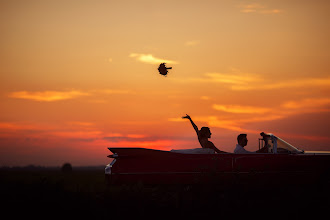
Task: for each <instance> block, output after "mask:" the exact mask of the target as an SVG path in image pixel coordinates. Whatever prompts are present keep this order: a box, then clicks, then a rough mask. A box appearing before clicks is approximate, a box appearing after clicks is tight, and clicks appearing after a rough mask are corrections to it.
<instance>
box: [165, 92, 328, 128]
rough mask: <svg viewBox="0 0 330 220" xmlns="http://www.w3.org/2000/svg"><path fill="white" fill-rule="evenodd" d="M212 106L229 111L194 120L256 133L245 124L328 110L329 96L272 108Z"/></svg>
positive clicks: (174, 120)
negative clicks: (225, 113)
mask: <svg viewBox="0 0 330 220" xmlns="http://www.w3.org/2000/svg"><path fill="white" fill-rule="evenodd" d="M212 107H213V108H214V109H215V110H218V111H225V112H228V113H231V114H229V115H227V116H223V115H222V116H221V118H219V117H218V116H195V117H194V121H196V122H204V123H207V124H208V125H209V126H211V127H217V128H223V129H226V130H232V131H240V132H249V133H258V132H259V131H255V130H248V129H245V128H244V127H246V126H247V124H251V123H257V122H266V121H276V120H280V119H285V118H288V117H290V116H292V115H299V114H306V113H318V112H330V98H306V99H302V100H296V101H288V102H284V103H283V104H279V105H278V106H277V107H273V108H261V107H255V106H243V105H217V104H213V105H212ZM237 114H253V116H250V117H237ZM168 121H172V122H184V121H185V120H184V119H182V118H179V117H177V118H169V119H168Z"/></svg>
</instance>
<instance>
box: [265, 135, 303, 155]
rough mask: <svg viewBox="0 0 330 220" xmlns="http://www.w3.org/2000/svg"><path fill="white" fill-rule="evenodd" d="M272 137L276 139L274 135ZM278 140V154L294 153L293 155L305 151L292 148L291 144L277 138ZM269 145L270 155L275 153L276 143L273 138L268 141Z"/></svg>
mask: <svg viewBox="0 0 330 220" xmlns="http://www.w3.org/2000/svg"><path fill="white" fill-rule="evenodd" d="M269 135H270V136H273V137H275V136H274V135H272V134H269ZM276 138H277V153H279V154H281V153H292V154H298V153H302V152H303V151H301V150H299V149H297V148H296V147H294V146H292V145H291V144H289V143H288V142H286V141H284V140H283V139H281V138H279V137H276ZM267 144H268V145H269V148H268V149H269V151H268V152H269V153H273V152H274V143H273V140H272V138H269V139H268V141H267Z"/></svg>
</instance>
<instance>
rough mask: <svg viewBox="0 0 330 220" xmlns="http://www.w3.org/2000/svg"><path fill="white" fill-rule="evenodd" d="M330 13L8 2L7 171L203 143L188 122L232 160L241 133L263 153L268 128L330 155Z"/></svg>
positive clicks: (2, 95) (306, 6) (2, 90)
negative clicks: (205, 130)
mask: <svg viewBox="0 0 330 220" xmlns="http://www.w3.org/2000/svg"><path fill="white" fill-rule="evenodd" d="M329 10H330V3H329V1H322V0H318V1H309V0H299V1H298V0H293V1H286V0H263V1H258V0H256V1H243V0H242V1H238V0H237V1H236V0H219V1H212V0H203V1H193V0H190V1H174V0H173V1H166V0H165V1H164V0H163V1H157V0H144V1H134V0H130V1H125V0H123V1H111V0H103V1H91V0H90V1H89V0H88V1H87V0H65V1H64V0H59V1H50V0H49V1H48V0H20V1H19V0H18V1H11V0H3V1H1V2H0V18H1V19H0V28H1V41H0V46H1V50H0V57H1V59H0V84H1V86H0V103H1V108H0V166H3V165H8V166H17V165H19V166H24V165H29V164H35V165H43V166H60V165H62V164H63V163H65V162H70V163H72V165H73V166H80V165H100V164H106V163H107V162H108V161H109V159H108V158H107V157H106V156H107V155H108V154H110V152H109V151H108V150H107V147H147V148H154V149H164V150H170V149H174V148H176V149H179V148H196V147H199V144H198V141H197V138H196V135H195V133H194V131H193V128H192V127H191V125H190V123H189V122H188V121H187V120H183V119H181V116H184V115H185V114H190V115H191V117H192V119H193V120H194V121H195V122H196V124H197V125H198V126H199V127H202V126H209V127H210V128H211V132H212V138H211V139H210V140H211V141H213V143H214V144H215V145H216V146H217V147H218V148H219V149H221V150H224V151H228V152H233V150H234V147H235V145H236V137H237V135H238V134H239V133H247V134H248V139H249V144H248V146H247V147H246V148H247V149H248V150H256V149H257V144H258V140H257V138H258V137H259V136H258V134H259V133H260V132H261V131H264V132H269V133H274V134H275V135H278V136H279V137H282V138H283V139H284V140H286V141H288V142H289V143H291V144H293V145H294V146H296V147H298V148H300V149H304V150H330V145H329V141H330V134H329V124H330V117H329V116H330V65H329V60H330V52H329V51H330V42H329V39H330V29H329V26H328V25H329V22H328V21H329V20H330V15H329V13H328V12H329ZM161 62H167V63H168V66H171V67H173V69H172V70H170V71H169V74H168V76H167V77H163V76H161V75H159V74H158V71H157V68H158V65H159V63H161Z"/></svg>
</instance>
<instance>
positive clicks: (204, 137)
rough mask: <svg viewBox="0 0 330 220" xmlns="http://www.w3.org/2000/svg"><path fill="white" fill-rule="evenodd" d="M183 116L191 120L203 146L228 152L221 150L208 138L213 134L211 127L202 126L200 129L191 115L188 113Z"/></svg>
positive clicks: (219, 151)
mask: <svg viewBox="0 0 330 220" xmlns="http://www.w3.org/2000/svg"><path fill="white" fill-rule="evenodd" d="M182 118H188V119H189V120H190V122H191V124H192V126H193V128H194V130H195V131H196V134H197V137H198V141H199V143H200V145H201V146H202V148H209V149H212V150H214V151H215V152H217V153H226V152H224V151H221V150H219V149H218V148H217V147H216V146H215V145H214V144H213V143H212V142H211V141H209V140H208V139H209V138H211V134H212V133H211V131H210V128H208V127H202V128H201V129H200V130H198V127H197V126H196V124H195V123H194V122H193V121H192V119H191V118H190V116H189V115H186V116H184V117H182Z"/></svg>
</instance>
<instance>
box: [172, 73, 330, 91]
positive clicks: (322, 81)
mask: <svg viewBox="0 0 330 220" xmlns="http://www.w3.org/2000/svg"><path fill="white" fill-rule="evenodd" d="M264 75H266V74H264ZM171 80H172V81H175V82H180V83H189V82H198V83H220V84H223V85H225V86H227V87H229V88H230V89H231V90H234V91H251V90H275V89H285V88H308V87H326V88H328V87H329V86H330V77H319V78H316V77H315V78H299V79H283V80H281V81H279V79H276V78H264V77H262V75H261V74H256V73H246V72H241V71H239V70H236V69H233V70H232V72H228V73H216V72H214V73H205V74H204V75H203V76H202V77H191V78H184V79H183V78H181V79H180V78H175V79H171Z"/></svg>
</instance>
